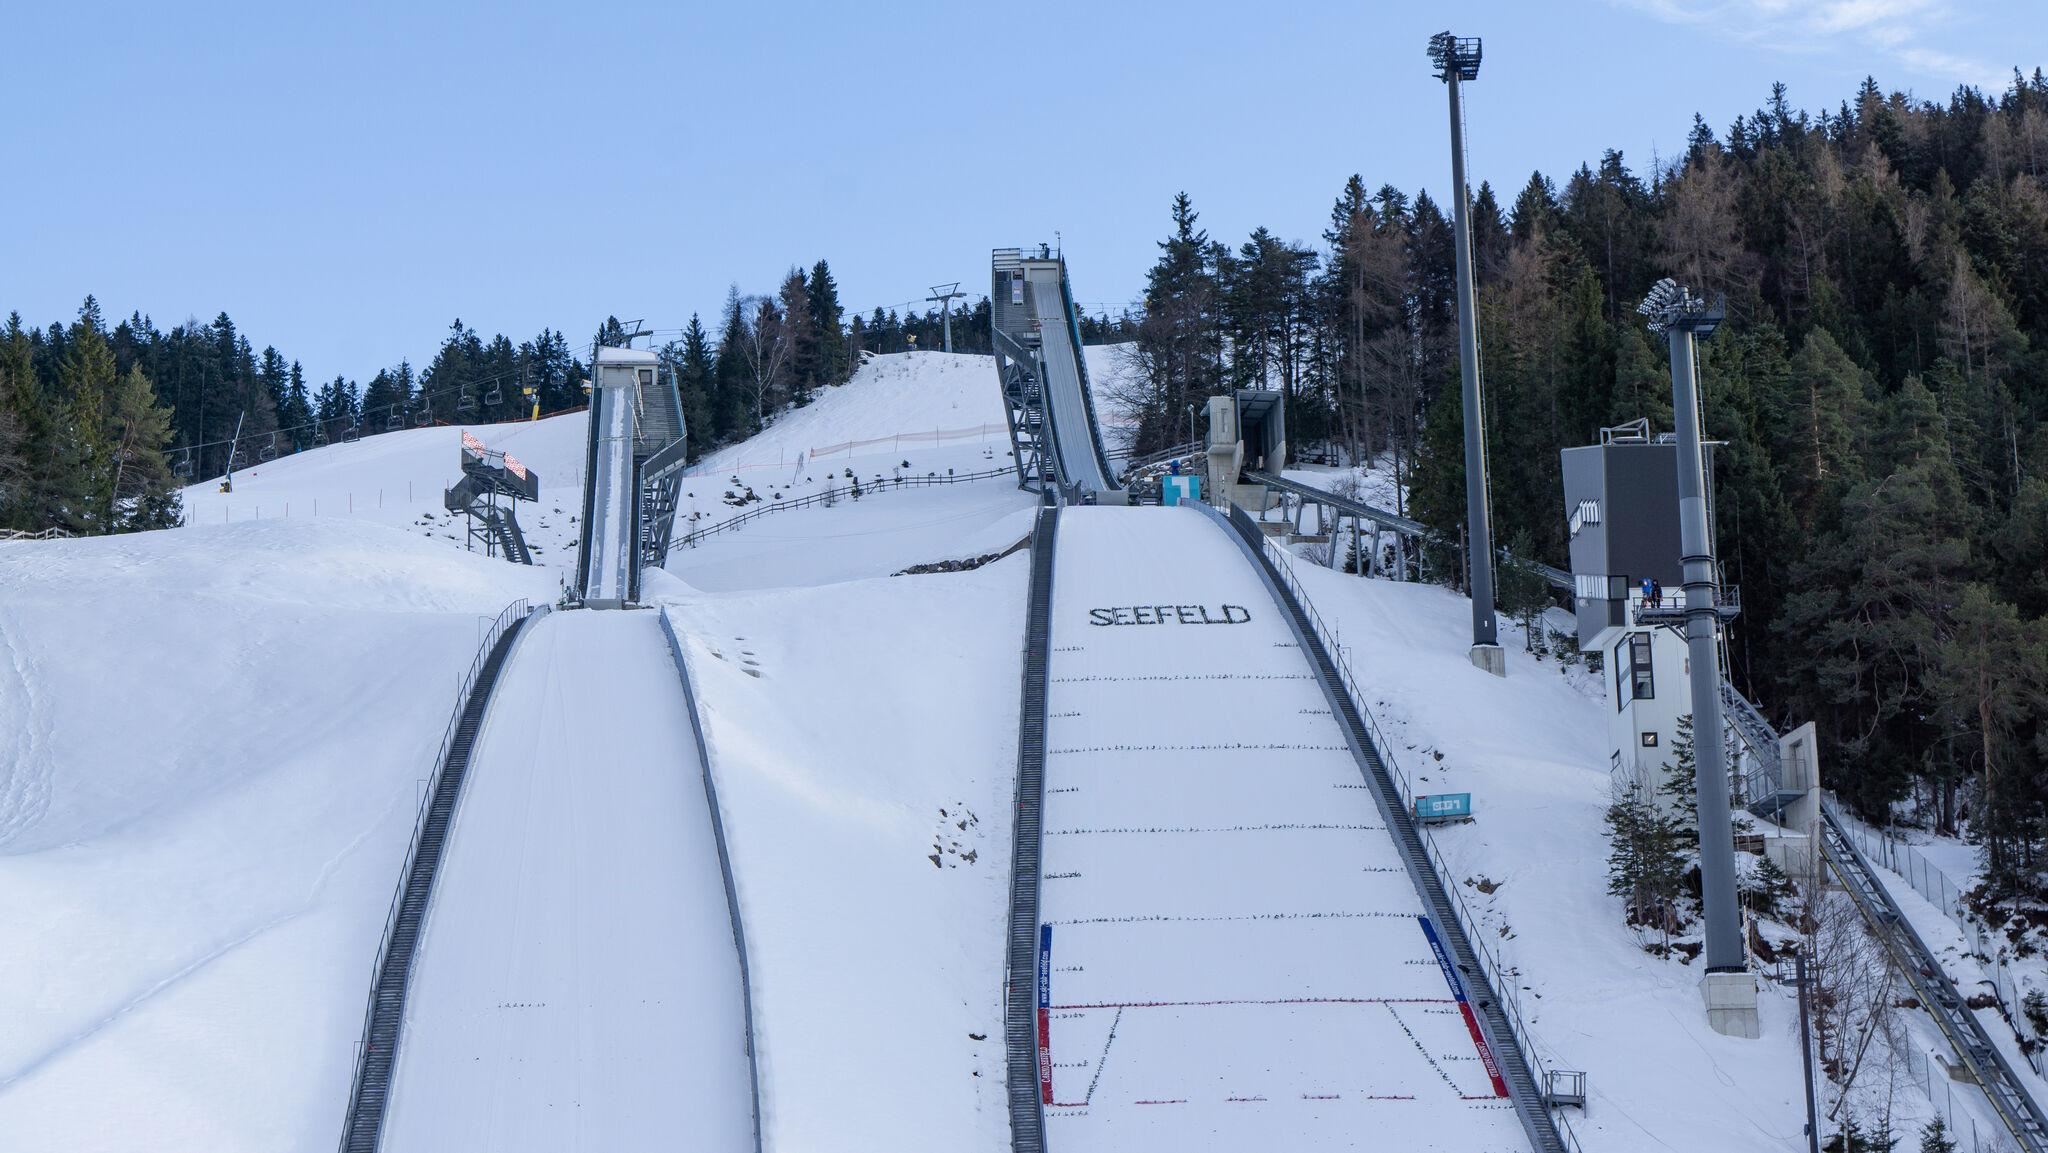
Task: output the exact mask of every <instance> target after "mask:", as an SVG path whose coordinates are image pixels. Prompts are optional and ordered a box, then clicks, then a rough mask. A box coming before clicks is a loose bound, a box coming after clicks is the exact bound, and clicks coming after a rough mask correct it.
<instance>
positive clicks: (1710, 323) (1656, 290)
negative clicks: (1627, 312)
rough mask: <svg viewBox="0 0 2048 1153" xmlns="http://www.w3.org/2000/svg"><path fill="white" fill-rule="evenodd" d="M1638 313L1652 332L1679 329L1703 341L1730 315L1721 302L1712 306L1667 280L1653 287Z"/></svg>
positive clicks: (1689, 290)
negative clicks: (1648, 324)
mask: <svg viewBox="0 0 2048 1153" xmlns="http://www.w3.org/2000/svg"><path fill="white" fill-rule="evenodd" d="M1636 311H1637V312H1639V313H1641V314H1642V315H1643V316H1644V317H1646V318H1648V320H1649V322H1650V331H1651V332H1656V333H1664V332H1669V331H1671V330H1672V329H1674V328H1678V329H1684V330H1685V331H1688V332H1691V333H1692V334H1693V335H1695V336H1699V337H1702V338H1704V337H1708V336H1711V335H1713V332H1714V330H1715V329H1717V328H1719V327H1721V321H1722V319H1723V318H1724V317H1725V316H1726V315H1727V310H1726V309H1725V308H1724V307H1723V306H1722V305H1721V304H1720V303H1719V302H1715V303H1712V304H1709V303H1708V302H1707V301H1705V300H1703V299H1701V298H1700V297H1697V296H1694V295H1693V294H1692V290H1691V289H1688V288H1686V287H1685V286H1684V285H1681V284H1679V283H1678V282H1677V281H1675V280H1673V279H1671V278H1670V277H1668V276H1667V277H1665V278H1664V279H1662V280H1660V281H1658V282H1657V283H1655V284H1653V285H1651V286H1650V292H1649V295H1647V296H1645V297H1643V302H1642V303H1641V304H1638V305H1636Z"/></svg>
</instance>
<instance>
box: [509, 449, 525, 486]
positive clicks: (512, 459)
mask: <svg viewBox="0 0 2048 1153" xmlns="http://www.w3.org/2000/svg"><path fill="white" fill-rule="evenodd" d="M505 471H506V472H509V473H511V474H512V475H513V476H516V477H518V478H519V479H520V480H525V479H526V466H525V465H523V464H520V463H519V458H518V457H516V456H513V455H512V454H511V453H509V452H508V453H506V454H505Z"/></svg>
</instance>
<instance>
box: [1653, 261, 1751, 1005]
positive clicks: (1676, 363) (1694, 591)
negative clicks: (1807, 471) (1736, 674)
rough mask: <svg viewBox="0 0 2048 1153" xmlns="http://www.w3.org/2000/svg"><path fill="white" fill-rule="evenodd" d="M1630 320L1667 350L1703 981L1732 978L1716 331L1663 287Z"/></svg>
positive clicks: (1683, 292)
mask: <svg viewBox="0 0 2048 1153" xmlns="http://www.w3.org/2000/svg"><path fill="white" fill-rule="evenodd" d="M1636 311H1637V312H1640V313H1642V314H1643V316H1645V317H1647V318H1648V320H1649V325H1650V331H1652V332H1655V333H1659V334H1661V335H1663V336H1664V337H1665V338H1666V339H1667V340H1668V341H1669V342H1670V345H1671V412H1672V416H1673V418H1674V419H1673V423H1674V424H1675V426H1676V428H1677V432H1678V534H1679V548H1680V551H1681V553H1682V557H1681V563H1682V565H1683V570H1684V576H1685V639H1686V647H1687V650H1688V652H1689V654H1690V656H1691V663H1692V722H1693V723H1692V733H1693V743H1692V755H1693V774H1694V778H1695V780H1696V782H1697V784H1698V787H1699V825H1700V895H1701V901H1700V905H1701V912H1702V913H1703V914H1704V918H1705V920H1706V961H1707V964H1706V971H1707V972H1708V973H1709V974H1713V973H1740V972H1743V971H1744V970H1745V968H1746V967H1747V963H1746V961H1745V960H1744V957H1743V952H1742V922H1741V916H1740V914H1739V912H1738V911H1737V909H1736V899H1735V898H1736V895H1735V840H1734V833H1733V831H1732V829H1731V828H1730V827H1729V823H1728V770H1727V766H1726V763H1725V761H1724V759H1723V758H1724V757H1725V755H1726V754H1725V750H1724V748H1723V745H1722V740H1721V733H1722V731H1723V730H1722V724H1723V722H1722V719H1721V652H1720V646H1719V645H1718V644H1717V643H1716V635H1717V633H1718V631H1719V629H1720V619H1721V618H1720V609H1719V605H1720V600H1721V589H1720V582H1719V580H1718V579H1716V576H1715V572H1714V541H1713V534H1712V531H1711V526H1710V525H1709V523H1708V520H1707V497H1706V467H1705V462H1704V460H1703V458H1702V456H1701V449H1700V410H1699V362H1698V358H1697V355H1696V351H1697V350H1696V348H1695V343H1696V341H1697V340H1698V339H1700V338H1703V337H1706V336H1708V335H1711V334H1712V333H1713V331H1714V330H1715V329H1716V328H1718V327H1720V324H1721V319H1722V316H1723V311H1722V309H1721V308H1720V307H1719V306H1717V305H1711V304H1708V303H1707V302H1706V301H1704V300H1702V299H1700V298H1699V297H1696V296H1694V295H1693V294H1692V293H1691V292H1690V291H1689V290H1687V289H1686V288H1684V287H1682V286H1681V285H1679V284H1677V283H1676V282H1674V281H1672V280H1671V279H1670V278H1669V277H1667V278H1665V279H1663V280H1660V281H1658V282H1657V283H1656V284H1655V285H1654V286H1653V287H1652V288H1651V289H1650V294H1649V295H1648V296H1646V297H1644V298H1643V302H1642V304H1640V305H1638V306H1637V307H1636Z"/></svg>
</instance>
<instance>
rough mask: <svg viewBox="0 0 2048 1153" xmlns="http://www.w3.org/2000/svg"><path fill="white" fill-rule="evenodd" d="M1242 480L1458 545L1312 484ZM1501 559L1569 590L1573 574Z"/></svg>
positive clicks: (1251, 476)
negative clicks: (1518, 565)
mask: <svg viewBox="0 0 2048 1153" xmlns="http://www.w3.org/2000/svg"><path fill="white" fill-rule="evenodd" d="M1245 481H1246V483H1248V484H1262V485H1265V486H1266V487H1267V488H1270V489H1273V490H1275V491H1276V492H1284V493H1288V494H1291V495H1293V496H1295V497H1298V498H1300V499H1301V500H1303V501H1306V502H1308V503H1310V504H1320V505H1325V506H1327V507H1329V508H1331V509H1333V510H1335V511H1336V512H1337V513H1338V514H1340V515H1342V516H1351V517H1357V518H1358V519H1360V520H1363V521H1366V522H1368V523H1371V524H1375V525H1378V526H1379V527H1381V528H1383V529H1386V530H1388V531H1389V532H1395V533H1399V534H1401V535H1402V536H1405V537H1409V538H1411V539H1414V540H1424V541H1434V542H1439V543H1443V544H1448V545H1453V546H1455V545H1456V544H1457V542H1456V541H1454V540H1451V539H1450V538H1448V537H1446V536H1444V534H1442V533H1440V532H1438V531H1437V530H1435V529H1433V528H1431V527H1429V526H1428V525H1426V524H1423V523H1422V522H1421V521H1419V520H1413V519H1410V518H1408V517H1405V516H1401V515H1400V514H1398V513H1391V512H1388V511H1387V510H1385V509H1382V508H1375V507H1373V506H1372V505H1369V504H1366V503H1365V502H1364V501H1361V500H1357V499H1354V498H1352V497H1348V496H1339V495H1338V494H1336V493H1334V492H1331V491H1329V490H1328V489H1322V488H1317V487H1316V486H1315V485H1312V484H1305V483H1303V482H1301V481H1298V480H1289V479H1287V478H1286V477H1284V476H1279V475H1276V474H1274V473H1270V472H1247V473H1246V474H1245ZM1501 556H1502V558H1503V559H1506V560H1508V561H1511V562H1512V563H1515V564H1520V565H1525V566H1527V567H1528V568H1529V569H1531V570H1532V571H1534V572H1536V573H1537V574H1538V575H1540V576H1542V578H1543V579H1544V580H1545V581H1547V582H1549V584H1550V587H1552V588H1554V589H1558V590H1560V591H1562V592H1564V593H1567V594H1569V593H1570V592H1571V591H1572V574H1570V573H1568V572H1566V571H1565V570H1563V569H1561V568H1557V567H1556V566H1554V565H1547V564H1542V563H1540V562H1537V561H1525V560H1518V559H1516V558H1515V557H1514V556H1512V555H1511V554H1509V553H1508V552H1507V551H1506V550H1505V549H1503V550H1502V551H1501Z"/></svg>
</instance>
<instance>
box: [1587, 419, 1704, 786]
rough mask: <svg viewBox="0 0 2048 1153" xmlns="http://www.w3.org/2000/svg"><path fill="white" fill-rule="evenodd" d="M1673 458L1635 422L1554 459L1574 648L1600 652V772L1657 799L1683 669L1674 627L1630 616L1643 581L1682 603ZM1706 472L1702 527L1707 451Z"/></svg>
mask: <svg viewBox="0 0 2048 1153" xmlns="http://www.w3.org/2000/svg"><path fill="white" fill-rule="evenodd" d="M1677 452H1678V446H1677V444H1676V443H1674V442H1673V441H1672V440H1671V439H1670V438H1668V437H1659V438H1655V439H1653V438H1652V437H1651V436H1650V435H1649V422H1647V421H1637V422H1635V423H1634V424H1629V425H1623V426H1622V427H1620V428H1610V429H1602V430H1601V433H1600V443H1599V444H1597V445H1587V446H1584V447H1581V448H1568V449H1565V450H1564V453H1563V464H1564V498H1565V513H1566V519H1567V522H1568V523H1569V525H1570V528H1571V561H1572V578H1573V582H1574V584H1575V586H1576V587H1575V590H1574V591H1575V593H1576V596H1575V597H1574V604H1575V607H1576V609H1577V613H1578V622H1579V630H1578V631H1579V647H1580V648H1581V649H1582V650H1584V651H1586V652H1588V653H1593V652H1598V653H1600V654H1601V659H1602V662H1603V664H1604V667H1605V670H1606V681H1607V696H1608V706H1609V707H1608V713H1607V730H1608V749H1609V751H1610V760H1609V765H1608V767H1609V770H1610V772H1611V773H1612V774H1613V775H1614V778H1615V780H1616V781H1617V782H1625V781H1631V780H1640V781H1642V782H1643V783H1644V784H1645V785H1646V786H1648V787H1649V789H1650V790H1651V792H1652V795H1657V796H1661V786H1662V785H1663V783H1664V781H1665V778H1666V775H1667V772H1668V769H1669V768H1670V767H1673V766H1675V765H1676V764H1677V752H1676V749H1675V745H1674V742H1675V741H1676V740H1677V739H1678V722H1679V718H1681V717H1684V716H1686V715H1687V714H1689V713H1691V711H1692V686H1691V682H1690V680H1689V678H1690V676H1691V673H1692V668H1691V661H1690V660H1689V658H1688V656H1687V652H1686V643H1685V637H1684V636H1683V635H1681V634H1680V632H1679V631H1678V630H1677V628H1676V627H1673V626H1669V625H1644V624H1637V623H1636V612H1637V609H1638V608H1639V607H1640V606H1641V605H1642V603H1643V582H1644V581H1645V580H1654V581H1657V582H1658V583H1659V584H1660V585H1661V586H1662V593H1663V603H1664V605H1666V606H1671V605H1674V604H1677V603H1679V602H1680V601H1681V600H1682V598H1683V596H1684V593H1683V590H1682V589H1681V588H1680V580H1681V576H1680V565H1679V555H1680V548H1679V534H1678V461H1677ZM1707 465H1708V470H1709V483H1708V494H1709V495H1708V505H1707V515H1708V517H1709V519H1710V520H1711V518H1712V516H1713V498H1712V492H1713V486H1712V481H1711V476H1712V466H1713V453H1712V450H1711V447H1710V448H1709V451H1708V453H1707Z"/></svg>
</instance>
